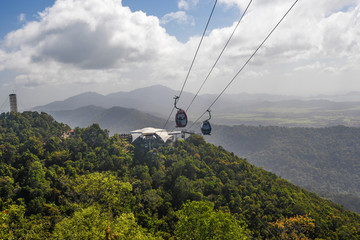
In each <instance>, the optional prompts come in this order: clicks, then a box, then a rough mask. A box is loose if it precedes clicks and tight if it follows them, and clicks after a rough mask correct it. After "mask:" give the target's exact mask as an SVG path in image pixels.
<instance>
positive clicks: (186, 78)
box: [163, 0, 217, 129]
mask: <svg viewBox="0 0 360 240" xmlns="http://www.w3.org/2000/svg"><path fill="white" fill-rule="evenodd" d="M216 4H217V0H215V3H214V6H213V8H212V10H211V13H210V16H209V18H208V20H207V23H206V26H205V29H204V32H203V34H202V36H201V39H200V42H199V44H198V47H197V49H196V51H195V55H194V57H193V59H192V61H191V64H190V67H189V70H188V72H187V74H186V77H185V80H184V83H183V85H182V87H181V90H180V93H179V96H178V97H179V98H180V97H181V94H182V93H183V91H184V87H185V85H186V82H187V80H188V78H189V75H190V72H191V70H192V67H193V65H194V63H195V59H196V57H197V54H198V52H199V49H200V46H201V43H202V41H203V39H204V36H205V33H206V31H207V28H208V26H209V23H210V20H211V18H212V15H213V13H214V10H215V7H216ZM174 108H175V106H174V107H173V108H172V110H171V112H170V114H169V117H168V119H167V120H166V123H165V124H164V127H163V129H165V127H166V125H167V124H168V122H169V120H170V117H171V115H172V113H173V112H174Z"/></svg>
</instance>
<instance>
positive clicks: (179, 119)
mask: <svg viewBox="0 0 360 240" xmlns="http://www.w3.org/2000/svg"><path fill="white" fill-rule="evenodd" d="M174 99H175V103H174V107H175V108H176V109H177V110H178V111H177V113H176V115H175V123H176V127H186V125H187V122H188V118H187V115H186V112H185V111H184V110H182V109H181V108H178V107H177V106H176V103H177V100H178V99H179V97H178V96H175V97H174Z"/></svg>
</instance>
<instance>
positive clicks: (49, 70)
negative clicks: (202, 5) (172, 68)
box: [4, 0, 179, 84]
mask: <svg viewBox="0 0 360 240" xmlns="http://www.w3.org/2000/svg"><path fill="white" fill-rule="evenodd" d="M178 44H179V43H178V42H177V40H176V38H174V37H172V36H169V35H168V34H167V33H166V31H165V29H164V28H162V27H161V26H160V24H159V19H158V18H157V17H153V16H147V15H146V14H145V13H143V12H140V11H139V12H131V11H130V9H129V8H127V7H123V6H122V4H121V1H119V0H102V1H98V0H86V1H83V0H58V1H56V2H55V4H54V6H52V7H51V8H48V9H46V10H45V11H44V12H42V13H40V15H39V21H34V22H29V23H28V24H26V25H25V26H24V27H23V28H22V29H20V30H17V31H14V32H11V33H9V34H8V35H7V36H6V38H5V42H4V48H6V49H7V60H6V65H7V67H9V68H12V69H15V70H18V71H20V72H21V71H23V72H27V76H28V77H25V76H24V75H21V76H19V77H18V79H17V80H19V81H25V80H24V79H27V80H26V82H29V81H31V79H33V81H34V82H36V84H41V82H47V83H49V81H61V79H60V78H61V76H63V77H64V78H63V81H69V79H71V81H81V80H79V79H81V78H80V76H86V77H89V78H90V79H93V78H94V77H93V76H94V71H88V70H98V71H99V73H104V71H108V70H111V69H116V71H117V73H118V74H119V73H121V72H126V71H131V69H136V68H139V67H140V66H146V65H152V63H154V62H157V61H161V59H163V58H167V56H168V54H172V53H171V52H172V48H176V46H177V45H178ZM65 69H66V72H71V73H73V74H74V76H69V75H68V74H66V75H65V76H64V75H63V74H62V73H61V72H62V70H65ZM64 72H65V71H64ZM95 75H96V74H95ZM104 75H105V76H107V75H109V74H106V73H105V74H104ZM110 75H111V74H110ZM43 76H47V78H46V79H43ZM65 77H66V79H67V80H65ZM97 77H98V79H97V81H100V79H104V77H100V76H97ZM75 79H76V80H75Z"/></svg>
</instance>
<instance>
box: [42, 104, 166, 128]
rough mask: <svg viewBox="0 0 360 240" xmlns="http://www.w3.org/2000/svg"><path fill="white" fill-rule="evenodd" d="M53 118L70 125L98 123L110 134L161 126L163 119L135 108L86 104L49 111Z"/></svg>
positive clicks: (84, 125) (163, 122)
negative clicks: (74, 107) (76, 107)
mask: <svg viewBox="0 0 360 240" xmlns="http://www.w3.org/2000/svg"><path fill="white" fill-rule="evenodd" d="M48 113H49V114H51V115H52V116H53V117H54V119H55V120H57V121H59V122H63V123H66V124H68V125H69V126H71V127H77V126H79V127H87V126H89V125H91V124H93V123H99V124H100V125H101V126H102V127H103V128H105V129H108V130H109V131H110V133H111V134H114V133H128V132H129V131H131V130H135V129H138V128H144V127H149V126H151V127H156V128H161V127H163V125H164V124H165V121H166V120H164V119H162V118H159V117H155V116H153V115H150V114H147V113H144V112H141V111H138V110H136V109H129V108H122V107H112V108H109V109H106V108H101V107H97V106H86V107H81V108H78V109H74V110H64V111H49V112H48Z"/></svg>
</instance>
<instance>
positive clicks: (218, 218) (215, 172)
mask: <svg viewBox="0 0 360 240" xmlns="http://www.w3.org/2000/svg"><path fill="white" fill-rule="evenodd" d="M69 130H70V128H69V126H67V125H64V124H60V123H57V122H56V121H54V119H53V118H52V117H51V116H49V115H47V114H44V113H42V114H39V113H36V112H24V113H22V114H1V115H0V159H1V161H0V165H1V166H0V186H1V188H0V189H1V190H0V210H1V212H0V239H359V238H360V216H359V215H358V214H355V213H352V212H349V211H346V210H344V209H343V208H342V207H341V206H339V205H336V204H334V203H332V202H330V201H328V200H325V199H322V198H320V197H318V196H317V195H316V194H313V193H310V192H307V191H306V190H304V189H301V188H300V187H297V186H295V185H293V184H290V183H289V182H287V181H286V180H284V179H281V178H279V177H277V176H276V175H274V174H272V173H269V172H266V171H264V170H262V169H260V168H257V167H254V166H253V165H250V164H249V163H248V162H247V161H246V160H244V159H241V158H239V157H237V156H234V154H232V153H229V152H227V151H225V150H224V149H223V148H222V147H216V146H214V145H212V144H209V143H207V142H205V140H204V139H203V138H202V137H200V136H198V135H193V136H191V137H190V138H188V139H187V140H186V141H177V142H175V143H174V144H173V145H172V146H162V147H161V146H160V147H159V148H158V151H155V152H153V151H147V150H145V149H144V148H142V147H141V146H140V145H139V146H135V147H134V146H133V145H131V144H129V143H128V142H126V141H125V140H122V139H121V138H119V136H118V135H114V136H112V137H109V134H108V131H107V130H103V129H101V128H100V127H99V125H97V124H93V125H91V126H89V127H87V128H82V129H81V128H76V129H75V135H74V136H68V135H64V134H63V133H67V132H68V131H69ZM154 153H157V154H154Z"/></svg>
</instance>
